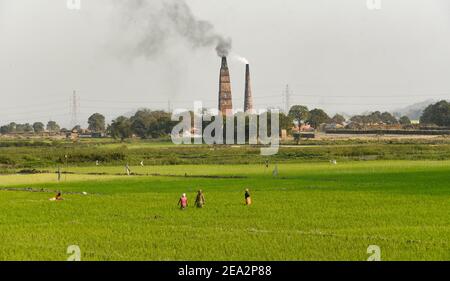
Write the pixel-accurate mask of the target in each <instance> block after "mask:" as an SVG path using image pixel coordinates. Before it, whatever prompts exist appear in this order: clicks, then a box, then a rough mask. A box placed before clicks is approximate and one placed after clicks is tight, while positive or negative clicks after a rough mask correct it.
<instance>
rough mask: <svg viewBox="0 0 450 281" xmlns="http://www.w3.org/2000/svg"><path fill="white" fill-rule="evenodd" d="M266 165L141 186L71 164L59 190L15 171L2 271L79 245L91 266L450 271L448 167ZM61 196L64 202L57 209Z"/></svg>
mask: <svg viewBox="0 0 450 281" xmlns="http://www.w3.org/2000/svg"><path fill="white" fill-rule="evenodd" d="M27 149H28V148H27ZM418 150H420V149H418ZM420 151H421V150H420ZM8 153H10V154H9V155H13V153H12V152H11V151H9V152H8ZM446 153H448V152H446ZM33 157H37V156H33ZM11 159H13V158H11ZM17 159H19V158H17ZM243 159H245V157H243ZM32 160H33V159H32ZM15 161H17V160H15ZM30 161H31V160H30ZM33 161H35V160H33ZM36 161H37V160H36ZM36 161H35V162H36ZM49 161H50V160H47V161H44V162H45V163H46V164H47V163H48V162H49ZM35 162H33V163H35ZM255 162H256V161H255ZM260 162H261V163H242V164H239V163H236V164H227V163H225V164H220V165H217V164H195V163H194V161H193V162H192V163H190V164H178V165H149V166H146V167H138V165H137V163H134V164H131V170H132V172H133V174H132V175H131V176H126V175H124V166H122V165H118V164H114V165H105V166H104V165H102V164H100V165H99V166H95V165H92V163H91V164H90V165H77V166H75V165H73V166H70V165H69V164H66V165H67V166H64V165H63V164H62V165H63V168H64V172H69V173H67V174H63V175H62V177H61V182H58V181H57V176H56V174H55V173H54V170H55V166H51V167H48V166H46V167H42V170H45V172H44V173H38V174H16V173H15V172H11V171H17V169H16V168H14V167H13V166H11V168H10V170H9V172H5V175H1V176H0V188H1V189H2V190H0V260H60V261H64V260H66V259H67V258H68V256H69V255H68V254H67V252H66V251H67V247H68V246H69V245H78V246H79V247H80V249H81V258H82V260H108V261H109V260H114V261H116V260H156V261H165V260H221V261H222V260H261V261H262V260H355V261H364V260H367V258H368V256H369V255H368V254H367V248H368V246H369V245H378V246H379V247H380V248H381V258H382V260H450V161H449V160H438V159H432V160H423V159H422V160H421V159H418V160H417V159H416V160H409V159H408V160H383V159H379V160H374V161H355V160H352V159H345V160H342V161H341V160H338V164H337V165H332V164H330V163H329V162H328V161H302V159H299V160H297V161H295V163H290V162H289V161H286V162H283V161H280V162H279V163H277V166H278V170H279V175H278V176H277V177H274V176H273V175H272V171H273V169H274V166H275V163H274V162H270V167H269V168H266V167H265V165H263V163H262V161H260ZM36 165H37V164H36ZM245 188H249V189H250V191H251V194H252V197H253V201H254V204H253V205H252V206H250V207H247V206H244V189H245ZM198 189H202V190H203V191H204V192H205V196H206V205H205V207H204V208H203V209H196V208H194V207H189V208H188V209H187V210H185V211H180V210H179V209H178V207H177V202H178V199H179V197H180V195H181V194H182V193H187V195H188V197H189V199H190V202H191V203H193V201H194V199H195V192H196V190H198ZM31 190H33V191H38V192H31ZM56 190H61V191H62V192H63V196H64V198H65V200H64V201H62V202H51V201H49V200H48V199H49V198H50V197H52V196H54V193H53V191H56ZM83 192H86V193H87V195H84V194H83Z"/></svg>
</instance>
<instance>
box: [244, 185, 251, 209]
mask: <svg viewBox="0 0 450 281" xmlns="http://www.w3.org/2000/svg"><path fill="white" fill-rule="evenodd" d="M251 204H252V197H251V196H250V190H249V189H248V188H247V189H246V190H245V205H247V206H250V205H251Z"/></svg>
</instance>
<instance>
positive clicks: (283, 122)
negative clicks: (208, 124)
mask: <svg viewBox="0 0 450 281" xmlns="http://www.w3.org/2000/svg"><path fill="white" fill-rule="evenodd" d="M293 125H294V118H292V116H289V115H286V114H284V113H280V133H281V130H286V132H287V133H288V134H290V133H291V130H292V126H293Z"/></svg>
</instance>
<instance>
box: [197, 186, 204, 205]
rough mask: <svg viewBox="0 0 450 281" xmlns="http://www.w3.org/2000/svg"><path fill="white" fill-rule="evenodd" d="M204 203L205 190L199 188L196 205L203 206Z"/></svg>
mask: <svg viewBox="0 0 450 281" xmlns="http://www.w3.org/2000/svg"><path fill="white" fill-rule="evenodd" d="M203 205H205V195H203V191H201V190H199V191H198V192H197V198H195V206H197V208H203Z"/></svg>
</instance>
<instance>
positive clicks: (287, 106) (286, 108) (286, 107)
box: [283, 85, 291, 114]
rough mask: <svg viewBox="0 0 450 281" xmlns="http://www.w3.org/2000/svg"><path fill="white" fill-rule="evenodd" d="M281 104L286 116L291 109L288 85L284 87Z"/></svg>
mask: <svg viewBox="0 0 450 281" xmlns="http://www.w3.org/2000/svg"><path fill="white" fill-rule="evenodd" d="M283 104H284V111H285V113H286V114H288V113H289V110H290V109H291V89H290V87H289V85H286V88H285V90H284V93H283Z"/></svg>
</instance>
